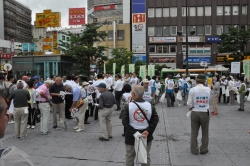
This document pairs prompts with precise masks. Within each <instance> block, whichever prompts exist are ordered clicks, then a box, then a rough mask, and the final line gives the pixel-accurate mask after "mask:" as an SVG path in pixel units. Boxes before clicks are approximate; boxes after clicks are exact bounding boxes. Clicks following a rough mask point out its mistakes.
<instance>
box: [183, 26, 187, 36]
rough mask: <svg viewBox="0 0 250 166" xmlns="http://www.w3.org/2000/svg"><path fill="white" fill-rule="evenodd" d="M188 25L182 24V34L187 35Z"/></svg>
mask: <svg viewBox="0 0 250 166" xmlns="http://www.w3.org/2000/svg"><path fill="white" fill-rule="evenodd" d="M186 30H187V29H186V26H182V35H186V34H187V31H186Z"/></svg>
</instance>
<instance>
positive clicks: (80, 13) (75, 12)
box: [69, 8, 85, 25]
mask: <svg viewBox="0 0 250 166" xmlns="http://www.w3.org/2000/svg"><path fill="white" fill-rule="evenodd" d="M83 24H85V8H69V25H83Z"/></svg>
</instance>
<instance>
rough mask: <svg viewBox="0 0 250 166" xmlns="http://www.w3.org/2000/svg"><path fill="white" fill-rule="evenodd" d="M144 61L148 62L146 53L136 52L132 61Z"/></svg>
mask: <svg viewBox="0 0 250 166" xmlns="http://www.w3.org/2000/svg"><path fill="white" fill-rule="evenodd" d="M138 61H143V62H146V54H134V55H133V57H132V63H135V62H138Z"/></svg>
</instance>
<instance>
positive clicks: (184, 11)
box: [182, 7, 188, 16]
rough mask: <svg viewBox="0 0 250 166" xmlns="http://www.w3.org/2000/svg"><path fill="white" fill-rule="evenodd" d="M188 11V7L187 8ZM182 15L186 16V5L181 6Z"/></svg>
mask: <svg viewBox="0 0 250 166" xmlns="http://www.w3.org/2000/svg"><path fill="white" fill-rule="evenodd" d="M187 11H188V8H187ZM182 16H186V7H182Z"/></svg>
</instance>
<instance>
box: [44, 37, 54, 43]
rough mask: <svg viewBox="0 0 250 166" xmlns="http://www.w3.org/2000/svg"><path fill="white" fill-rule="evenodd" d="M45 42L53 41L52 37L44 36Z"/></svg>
mask: <svg viewBox="0 0 250 166" xmlns="http://www.w3.org/2000/svg"><path fill="white" fill-rule="evenodd" d="M43 42H52V38H44V39H43Z"/></svg>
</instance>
